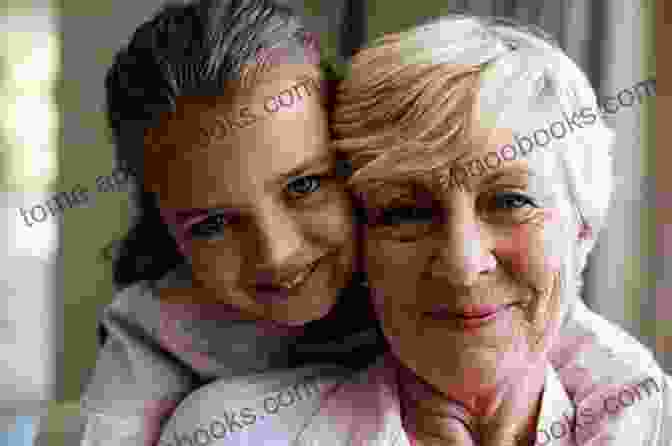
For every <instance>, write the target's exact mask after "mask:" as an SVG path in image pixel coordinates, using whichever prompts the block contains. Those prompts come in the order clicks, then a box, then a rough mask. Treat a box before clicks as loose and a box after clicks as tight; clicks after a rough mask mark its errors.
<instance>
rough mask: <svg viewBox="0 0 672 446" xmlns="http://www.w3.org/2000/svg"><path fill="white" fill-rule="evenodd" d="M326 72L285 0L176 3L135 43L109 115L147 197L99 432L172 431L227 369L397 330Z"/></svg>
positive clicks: (127, 268) (118, 262)
mask: <svg viewBox="0 0 672 446" xmlns="http://www.w3.org/2000/svg"><path fill="white" fill-rule="evenodd" d="M324 71H325V66H324V65H323V64H321V61H320V54H319V47H318V45H317V42H316V40H315V38H312V37H311V35H310V33H308V32H307V31H306V30H305V29H304V28H303V26H302V24H301V18H300V17H299V16H297V15H296V14H295V13H294V12H293V11H292V10H290V9H288V8H286V7H282V6H279V5H277V4H275V3H273V2H272V1H268V0H241V1H227V0H202V1H197V2H190V3H186V4H180V5H177V4H174V5H168V6H165V7H164V8H162V10H161V11H159V12H158V13H157V14H156V16H155V17H153V18H152V19H151V20H149V21H147V22H146V23H144V24H143V25H141V26H140V27H139V28H138V30H137V31H136V32H135V33H134V35H133V37H132V39H131V41H130V43H129V44H128V45H127V46H126V47H125V48H123V49H122V50H121V51H120V52H119V53H118V54H117V56H116V58H115V61H114V64H113V66H112V67H111V69H110V70H109V72H108V75H107V77H106V82H105V87H106V91H107V112H108V114H107V117H108V121H109V124H110V127H111V129H112V133H113V135H114V137H115V143H116V149H117V153H116V154H117V158H118V161H119V162H120V164H122V165H123V166H124V167H125V168H127V169H128V170H130V171H132V172H133V173H134V174H135V186H136V187H135V190H134V191H133V192H134V193H133V198H134V200H133V203H134V204H135V205H136V206H137V211H138V212H137V215H136V216H135V221H134V222H133V223H134V224H133V225H132V227H131V231H130V232H129V234H128V236H127V237H126V238H125V239H124V240H123V242H122V243H121V245H120V248H121V249H119V250H118V252H117V256H116V258H115V263H114V269H115V282H116V285H117V287H118V288H120V289H121V290H120V292H119V294H118V295H117V296H115V299H114V302H113V303H112V304H111V305H110V306H109V307H107V308H106V309H105V312H104V317H103V320H102V324H103V327H104V328H105V331H106V332H107V339H106V341H105V344H104V346H103V347H102V349H101V351H100V353H99V358H98V362H97V364H96V368H95V370H94V373H93V375H92V377H91V379H90V382H89V384H88V386H87V389H86V392H85V397H84V399H83V406H84V407H85V409H86V414H87V415H88V421H87V423H86V427H85V431H84V435H83V444H84V445H94V444H95V445H99V444H110V445H115V446H119V445H121V444H124V445H142V446H146V445H147V444H151V443H154V442H155V441H156V438H155V435H156V434H157V432H158V429H159V426H160V424H161V421H162V420H163V419H164V418H165V417H166V416H167V415H168V414H169V413H170V411H171V410H172V409H173V408H174V407H175V405H176V404H177V403H179V402H180V400H181V399H182V398H183V397H184V396H185V395H187V394H188V393H190V392H191V391H193V390H194V389H196V388H198V387H199V386H201V385H203V384H204V383H207V382H209V381H212V380H213V379H217V378H220V379H221V378H232V377H236V376H241V375H242V376H245V375H249V374H252V373H259V372H261V371H264V370H268V369H272V368H279V367H282V368H284V367H291V366H293V365H294V366H295V365H298V364H300V363H302V362H311V361H316V360H318V359H319V358H320V356H322V357H327V358H330V360H335V361H338V360H339V359H338V358H341V360H348V361H352V360H354V361H357V358H358V357H359V356H361V355H364V353H366V352H368V351H369V349H374V350H378V351H380V350H381V347H383V346H384V345H383V344H382V342H377V340H378V339H382V338H380V337H377V336H376V334H377V332H376V331H375V329H373V327H374V325H375V322H374V319H373V317H372V316H371V317H367V308H368V307H367V301H366V298H365V295H362V296H363V297H361V298H359V297H358V296H357V294H356V292H357V290H361V289H363V288H362V287H361V286H360V285H359V281H358V280H355V279H353V277H352V276H353V270H354V265H353V259H354V256H353V254H354V234H353V218H352V213H351V209H352V203H351V201H350V198H349V195H348V194H347V193H346V189H345V179H344V175H343V172H342V170H341V169H340V166H341V164H339V162H338V160H337V159H336V158H335V157H334V155H333V153H332V152H331V151H330V150H329V141H330V137H329V130H328V126H327V124H328V123H327V111H328V110H327V106H328V105H329V103H330V102H331V101H330V99H329V98H330V96H329V89H327V88H324V87H325V84H326V79H325V78H326V76H327V75H329V73H328V72H324ZM346 297H348V298H349V299H347V300H346V299H345V298H346ZM339 314H341V316H338V315H339ZM351 335H353V337H350V336H351ZM358 352H359V353H360V354H361V355H358ZM364 356H366V357H368V354H367V355H364ZM364 356H363V357H364Z"/></svg>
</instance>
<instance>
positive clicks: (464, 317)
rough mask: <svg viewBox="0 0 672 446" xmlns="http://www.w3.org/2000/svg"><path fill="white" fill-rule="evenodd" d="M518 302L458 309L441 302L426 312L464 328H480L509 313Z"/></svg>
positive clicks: (439, 319) (437, 318)
mask: <svg viewBox="0 0 672 446" xmlns="http://www.w3.org/2000/svg"><path fill="white" fill-rule="evenodd" d="M514 305H517V303H510V304H499V305H495V304H483V305H467V306H465V307H462V308H459V309H456V308H455V307H454V306H451V305H448V304H441V305H437V306H436V307H434V308H433V309H432V310H431V311H428V312H426V313H425V316H427V317H429V318H431V319H434V320H437V321H449V322H453V323H455V324H456V326H457V327H459V328H462V329H470V328H478V327H481V326H484V325H488V324H490V323H492V322H494V321H495V320H497V319H499V318H500V317H501V316H504V315H506V314H508V313H509V312H510V310H511V308H512V307H513V306H514Z"/></svg>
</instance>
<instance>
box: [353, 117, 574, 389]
mask: <svg viewBox="0 0 672 446" xmlns="http://www.w3.org/2000/svg"><path fill="white" fill-rule="evenodd" d="M512 140H513V134H512V132H511V131H510V130H508V131H507V130H502V129H499V130H494V131H493V130H489V131H483V132H481V133H480V134H479V135H474V136H473V137H472V138H471V140H470V144H469V146H468V147H463V148H461V149H459V152H457V153H456V158H457V157H459V158H458V159H459V164H460V165H463V164H464V163H468V162H469V161H470V160H476V159H479V158H482V157H483V156H485V155H486V154H487V153H488V152H491V151H496V150H498V148H500V147H502V145H504V144H509V143H512ZM544 158H545V164H543V165H542V164H539V163H537V164H534V163H531V162H529V160H528V159H524V158H521V159H518V160H512V161H505V162H502V164H501V165H500V167H499V168H497V169H494V170H491V171H487V172H486V174H484V175H483V176H480V177H468V178H467V179H466V181H465V185H466V187H465V188H462V189H459V188H455V187H451V186H450V185H449V184H447V183H449V178H448V175H449V173H448V168H446V170H444V171H442V172H441V173H442V174H444V175H445V177H443V178H442V177H441V175H438V176H436V175H435V174H422V175H419V176H417V177H414V178H412V179H410V180H408V179H403V178H401V177H399V178H384V179H381V181H380V182H377V181H375V182H368V183H365V184H361V185H356V186H354V189H355V192H356V193H357V194H358V195H359V196H361V197H362V198H363V203H364V206H365V208H366V211H367V214H368V218H367V225H366V237H365V244H364V257H365V262H366V268H367V271H368V274H369V283H370V286H371V288H372V296H373V300H374V304H375V306H376V310H377V313H378V316H379V318H380V320H381V324H382V328H383V330H384V332H385V335H386V337H387V339H388V341H389V342H390V344H391V347H392V349H393V350H394V352H395V353H396V355H397V356H398V357H399V358H400V359H401V360H402V361H403V362H404V363H405V364H406V365H407V366H408V367H410V368H411V369H413V370H415V372H416V373H417V374H418V375H420V376H422V377H423V378H425V379H426V380H427V381H428V382H430V383H431V384H433V385H435V386H437V387H439V388H440V389H442V390H444V391H445V390H447V391H448V392H447V393H452V394H453V395H454V396H455V397H460V391H461V390H462V389H464V391H465V392H467V391H468V392H470V394H471V395H473V393H471V392H477V393H478V392H479V391H485V392H487V391H488V389H489V390H492V389H493V386H497V385H498V384H501V383H502V382H504V381H506V380H508V379H509V378H511V377H513V376H514V375H515V372H516V370H518V371H519V372H520V371H522V369H524V368H525V367H526V366H528V365H529V364H530V363H531V362H533V361H536V360H537V359H538V357H539V356H540V354H542V355H543V351H544V350H545V349H547V348H548V340H549V338H550V337H552V336H553V335H554V333H555V332H556V331H557V326H558V324H559V322H560V320H559V319H560V315H561V303H560V293H559V286H560V283H559V277H560V272H561V266H562V265H563V263H564V262H565V261H566V259H567V258H568V256H571V255H572V252H573V251H572V249H573V246H574V245H575V244H576V243H577V234H578V232H575V231H578V229H577V228H578V225H577V223H575V217H574V214H573V210H572V208H571V206H570V202H569V201H568V199H567V198H566V195H565V193H564V191H563V187H562V183H561V182H560V176H559V175H556V173H557V166H554V165H551V164H549V163H551V162H552V161H553V160H554V157H552V156H551V157H549V156H547V155H546V156H544ZM551 158H553V160H551ZM453 165H454V164H453ZM542 167H543V168H542ZM442 183H443V184H442ZM519 376H520V375H519ZM467 389H468V390H467ZM461 396H464V394H462V395H461Z"/></svg>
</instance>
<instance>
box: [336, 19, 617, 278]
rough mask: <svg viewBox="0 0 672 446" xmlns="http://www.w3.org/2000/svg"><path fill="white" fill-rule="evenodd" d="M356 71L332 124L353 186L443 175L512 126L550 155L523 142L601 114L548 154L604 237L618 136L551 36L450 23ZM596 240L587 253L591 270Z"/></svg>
mask: <svg viewBox="0 0 672 446" xmlns="http://www.w3.org/2000/svg"><path fill="white" fill-rule="evenodd" d="M349 70H350V71H349V73H348V74H347V76H346V79H345V80H344V81H343V82H342V83H341V84H340V85H339V88H338V91H337V95H336V103H335V105H334V110H333V112H332V116H331V117H332V120H331V127H332V132H333V135H334V141H333V145H334V147H335V148H336V149H337V150H339V151H341V152H344V153H345V154H346V156H347V157H348V158H349V159H350V160H351V161H352V163H353V167H354V168H355V174H354V175H353V176H352V177H351V178H350V183H351V184H356V183H358V182H363V181H367V180H371V179H373V178H378V179H380V178H381V177H382V178H384V177H389V176H398V175H404V176H405V175H413V174H417V173H423V172H431V171H433V170H436V169H439V168H442V167H444V166H446V164H447V163H450V162H451V161H452V159H454V156H453V157H451V156H450V152H451V151H454V150H455V149H454V148H455V147H459V146H460V145H461V144H462V143H464V142H468V140H469V139H470V138H471V135H473V134H474V133H473V130H474V128H475V127H480V128H481V129H488V128H494V127H501V128H512V129H514V134H515V135H516V138H518V140H517V141H523V142H524V143H523V145H526V146H528V147H526V151H527V152H528V153H529V152H530V151H531V152H533V155H536V154H537V153H536V152H541V151H542V149H541V148H540V147H535V148H534V150H532V149H530V148H529V145H530V142H525V140H524V139H523V138H528V140H529V141H531V139H530V138H531V136H532V133H534V132H533V131H534V129H548V127H549V125H551V122H552V121H550V120H549V118H552V117H554V118H555V120H556V121H564V120H563V114H565V115H566V116H567V117H569V118H570V119H571V118H572V117H576V116H577V114H579V113H586V114H588V115H589V116H591V115H590V114H589V113H588V112H589V111H592V112H593V117H594V120H593V121H592V122H591V123H590V125H588V124H586V125H585V127H584V126H582V125H581V123H579V124H578V126H580V127H582V128H580V129H578V128H577V129H575V128H573V127H572V124H569V123H568V122H567V123H568V124H569V127H570V129H571V134H570V131H569V130H568V129H565V132H566V135H565V136H564V138H558V139H556V140H554V141H553V143H552V145H550V146H549V147H550V150H552V151H553V152H555V153H556V154H557V155H558V157H559V161H560V162H559V166H560V168H561V170H562V173H563V176H564V180H565V184H564V185H563V186H562V187H566V188H567V193H568V195H569V197H570V199H571V201H572V202H573V205H574V206H575V207H576V209H577V211H578V212H577V217H578V218H579V219H580V221H581V222H582V223H584V224H586V225H587V226H588V227H589V228H590V229H591V231H592V234H593V235H594V236H596V235H597V233H598V232H599V230H600V228H601V227H602V225H603V222H604V219H605V216H606V212H607V208H608V204H609V199H610V195H611V189H612V165H611V154H610V147H611V144H612V142H613V138H614V134H613V132H612V131H611V129H609V128H607V127H606V125H605V124H604V122H603V120H602V119H601V116H600V110H599V106H598V103H597V99H596V96H595V92H594V91H593V89H592V87H591V86H590V84H589V82H588V80H587V78H586V76H585V74H584V73H583V72H582V71H581V70H580V69H579V68H578V67H577V66H576V64H575V63H574V62H573V61H572V60H571V59H569V58H568V57H567V56H566V55H565V54H564V53H563V51H562V50H561V49H560V47H559V46H558V44H557V43H556V42H555V41H554V40H553V38H552V37H551V36H550V35H548V34H547V33H545V32H544V31H543V30H541V29H539V28H537V27H534V26H523V25H521V24H519V23H517V22H516V21H514V20H511V19H504V18H494V17H475V16H470V15H467V14H453V15H448V16H444V17H441V18H439V19H436V20H432V21H430V22H428V23H426V24H424V25H420V26H416V27H413V28H411V29H409V30H407V31H405V32H401V33H394V34H387V35H384V36H383V37H381V38H379V39H377V40H375V41H373V43H372V44H370V45H369V46H367V47H366V48H365V49H363V50H361V51H360V52H359V53H358V54H356V55H355V56H354V57H353V58H352V61H351V66H350V68H349ZM553 124H555V123H553ZM563 125H565V124H564V123H563ZM551 130H554V129H553V128H552V129H551ZM556 130H557V129H556ZM553 135H555V134H553ZM549 138H550V137H549ZM535 141H536V140H535ZM545 144H547V143H545ZM505 147H507V146H505ZM508 147H513V146H508ZM518 148H519V151H522V150H523V149H521V148H520V146H519V147H518ZM513 149H514V150H515V147H513ZM447 155H448V156H447ZM505 159H507V158H505ZM508 159H510V158H508ZM594 240H595V237H593V239H592V241H591V242H588V243H586V244H585V245H584V247H585V248H584V249H582V250H581V252H579V253H577V259H576V260H577V266H578V267H579V268H580V271H582V270H583V268H584V267H585V261H586V257H587V254H588V253H589V252H590V250H591V249H592V247H593V244H594Z"/></svg>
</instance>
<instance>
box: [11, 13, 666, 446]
mask: <svg viewBox="0 0 672 446" xmlns="http://www.w3.org/2000/svg"><path fill="white" fill-rule="evenodd" d="M284 2H285V3H289V4H292V5H294V6H296V7H297V8H299V9H301V10H303V11H305V14H306V15H307V16H308V27H309V28H310V29H311V30H313V31H314V32H317V33H319V34H320V37H321V42H322V46H323V49H324V50H325V52H326V54H327V55H328V56H329V57H330V58H332V59H333V60H337V61H341V62H343V61H345V60H346V59H347V57H348V56H349V55H350V54H351V52H352V51H353V49H356V48H357V47H359V46H361V45H363V43H364V42H366V41H367V40H369V39H371V38H373V37H376V36H378V35H380V34H382V33H383V32H389V31H397V30H401V29H403V28H405V27H406V26H410V25H413V24H415V23H417V21H418V20H420V19H422V18H429V17H432V16H436V15H440V14H442V13H446V12H449V11H454V10H455V9H463V10H466V11H469V12H473V13H476V14H490V15H501V16H510V17H517V18H519V19H522V20H524V21H526V22H528V23H533V24H538V25H540V26H542V27H543V28H545V29H546V30H547V31H550V32H551V33H553V34H554V35H555V36H556V37H557V39H558V40H559V41H560V42H561V44H562V46H563V48H564V49H565V50H566V51H567V53H568V54H569V55H570V57H572V58H573V59H574V60H575V61H576V62H577V63H578V65H579V66H580V67H581V68H583V70H584V71H585V72H586V73H587V74H588V76H589V78H590V80H591V82H592V84H593V86H594V87H595V88H596V90H597V91H598V93H599V95H600V96H611V95H615V94H617V93H618V92H620V91H621V90H623V89H625V88H630V87H632V86H633V85H635V84H637V83H638V82H640V81H642V80H646V79H650V78H655V73H656V66H655V62H656V58H655V41H654V34H655V32H654V9H655V6H656V5H655V3H654V1H653V0H650V1H648V0H641V1H630V0H593V1H584V0H496V1H495V0H414V1H412V2H408V1H404V0H323V1H319V0H284ZM163 3H164V1H163V0H136V1H133V2H120V1H114V0H96V1H93V2H92V1H88V0H0V12H2V14H1V15H0V27H2V32H1V33H0V39H2V45H0V184H1V185H2V194H0V201H1V202H2V206H1V208H0V209H1V210H2V212H1V213H0V228H1V229H2V231H1V232H0V237H2V238H1V239H0V240H1V241H0V247H1V248H2V249H1V250H0V253H1V254H0V445H3V444H12V445H19V444H22V443H18V442H17V441H18V440H16V438H18V435H22V436H23V437H25V438H27V437H31V436H33V435H34V431H35V429H32V428H30V427H29V428H26V427H25V425H26V424H28V425H30V423H31V419H32V420H33V421H34V422H36V423H37V422H40V420H41V423H42V426H41V429H42V430H46V431H49V432H52V433H54V434H55V435H57V434H59V433H60V434H63V435H66V436H67V432H68V431H69V430H71V429H70V427H68V426H64V425H63V419H65V418H66V417H64V416H63V413H62V411H63V410H65V411H67V410H73V411H75V410H76V409H77V400H78V399H79V397H80V393H81V391H82V389H83V386H84V384H85V383H86V382H87V380H88V376H89V373H90V371H91V369H92V367H93V365H94V364H95V359H96V349H97V337H96V325H97V319H98V318H99V317H100V314H101V310H102V307H103V306H104V305H105V304H107V303H109V302H110V301H111V300H112V297H113V296H112V280H111V265H110V264H109V263H107V262H105V261H103V259H102V258H101V249H102V248H103V247H104V246H105V245H106V244H107V243H108V242H110V241H112V240H114V239H118V238H120V237H122V236H123V235H124V233H125V232H126V230H127V229H128V227H127V226H128V201H127V196H126V193H125V192H124V189H123V188H120V190H118V191H110V192H104V193H103V192H101V193H98V192H96V179H97V177H99V176H102V175H110V174H111V172H112V169H113V160H112V153H113V152H112V146H111V143H110V138H109V132H108V129H107V128H106V125H105V120H104V114H103V110H104V101H103V98H104V90H103V77H104V75H105V71H106V69H107V68H108V67H109V65H110V64H111V62H112V57H113V55H114V52H115V51H117V50H118V49H119V48H120V47H121V46H122V45H123V44H124V43H125V42H127V40H128V39H129V38H130V35H131V33H132V32H133V31H134V29H135V28H136V27H137V26H138V25H140V24H141V23H142V22H143V21H145V20H146V19H148V18H150V17H151V15H152V14H153V13H154V12H155V11H156V9H157V8H158V7H159V6H160V5H161V4H163ZM661 3H662V2H661ZM659 6H660V8H661V9H662V5H659ZM655 104H656V99H655V97H650V98H647V99H645V100H644V102H643V103H642V104H641V105H640V104H635V105H634V106H632V107H629V108H622V109H621V110H620V111H619V112H618V113H616V114H614V115H612V116H610V117H609V118H608V119H609V121H608V123H609V125H610V126H611V127H612V128H614V129H615V130H616V132H617V136H618V138H617V143H616V146H615V148H614V158H615V166H614V167H615V174H616V178H615V180H616V181H615V190H614V200H613V202H612V207H611V211H610V215H609V223H608V226H607V229H606V230H605V232H604V233H602V235H601V237H600V240H599V242H598V246H597V248H596V250H595V252H594V254H593V255H592V258H591V259H590V263H589V267H588V270H587V273H586V277H585V282H586V290H585V295H584V296H583V297H584V299H585V301H586V303H587V304H588V305H589V306H590V307H591V308H593V309H594V310H595V311H597V312H598V313H600V314H602V315H604V316H605V317H606V318H607V319H609V320H611V321H613V322H615V323H616V324H618V325H620V326H622V327H623V328H625V329H626V330H627V331H628V332H630V333H632V334H633V335H634V336H636V337H637V338H638V339H640V340H641V342H642V343H644V344H645V345H647V346H649V348H651V349H652V350H654V351H655V353H656V356H657V358H658V360H659V361H660V363H661V364H662V365H663V367H664V368H665V369H666V370H667V372H668V373H671V372H672V352H671V348H670V347H667V349H666V347H665V345H666V343H665V340H670V339H672V337H671V336H672V326H671V325H672V307H671V306H670V305H665V304H666V302H667V301H669V299H670V296H667V295H666V291H665V290H666V288H664V287H663V285H664V283H663V281H662V280H663V278H664V277H665V274H664V273H665V272H666V271H668V270H669V269H670V265H669V264H667V265H666V264H665V256H664V255H663V253H662V251H658V252H657V251H656V250H657V249H662V247H663V246H664V241H663V240H661V237H662V232H661V231H660V230H658V234H659V236H658V238H657V237H656V233H657V232H656V229H657V228H656V208H655V204H654V203H655V202H656V201H655V197H656V183H655V181H654V179H655V177H654V173H655V170H654V168H655V165H656V153H655V136H654V135H655V133H654V132H655V122H656V121H655V113H656V107H655ZM78 185H79V186H78ZM76 187H84V188H87V189H88V191H89V193H88V200H86V202H84V203H82V204H80V205H79V206H77V207H74V208H72V209H65V210H64V211H63V212H62V214H61V215H58V216H51V215H48V216H47V217H46V218H44V219H43V221H41V222H38V221H35V220H33V219H31V218H30V217H29V216H26V215H23V214H22V213H21V210H23V211H24V212H25V213H27V215H32V218H35V219H39V218H42V217H41V214H40V212H41V211H39V209H38V210H34V209H35V206H37V205H42V206H43V208H46V206H44V203H45V202H46V201H47V200H49V199H50V198H52V197H54V195H56V194H58V193H62V192H68V193H69V192H70V191H72V190H73V188H76ZM661 192H662V191H660V190H658V193H659V194H660V193H661ZM31 210H33V213H32V214H31ZM31 223H32V224H31ZM668 262H669V261H668ZM669 276H670V277H672V274H670V275H669ZM668 345H672V344H668ZM48 408H56V409H55V410H53V411H50V416H49V417H48V419H47V417H42V418H39V417H37V418H30V417H28V418H17V417H16V415H17V414H21V415H37V414H45V413H47V412H46V411H47V409H48ZM52 413H53V414H52ZM3 420H4V421H5V423H3ZM17 420H19V421H17ZM5 425H7V426H10V427H8V428H7V429H5V430H6V431H7V432H10V431H11V432H13V433H12V434H9V435H17V437H9V436H7V437H2V435H3V434H2V432H3V429H4V427H5ZM21 426H24V427H21ZM10 438H13V439H14V440H10ZM54 438H56V437H54ZM64 438H65V437H64V436H61V440H56V441H54V442H50V443H49V444H59V442H63V441H65V440H64ZM10 441H11V443H10ZM25 444H30V443H25Z"/></svg>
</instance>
